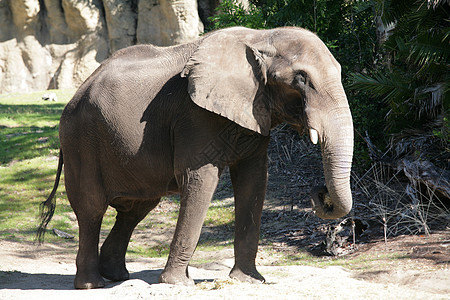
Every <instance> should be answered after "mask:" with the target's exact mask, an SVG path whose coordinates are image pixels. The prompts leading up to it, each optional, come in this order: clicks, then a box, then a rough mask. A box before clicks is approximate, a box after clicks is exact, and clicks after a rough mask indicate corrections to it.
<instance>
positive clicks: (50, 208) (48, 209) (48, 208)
mask: <svg viewBox="0 0 450 300" xmlns="http://www.w3.org/2000/svg"><path fill="white" fill-rule="evenodd" d="M63 163H64V162H63V153H62V151H61V149H60V150H59V162H58V171H57V172H56V179H55V184H54V186H53V190H52V192H51V193H50V196H48V198H47V200H45V201H44V202H42V203H41V205H40V208H39V211H40V215H41V216H40V221H41V224H40V225H39V227H38V229H37V232H36V238H37V239H38V241H39V243H42V242H43V241H44V235H45V231H46V229H47V225H48V223H49V222H50V220H51V219H52V217H53V214H54V213H55V208H56V199H55V194H56V190H57V189H58V185H59V179H60V178H61V172H62V167H63Z"/></svg>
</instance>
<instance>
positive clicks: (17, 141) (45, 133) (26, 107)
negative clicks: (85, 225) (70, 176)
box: [0, 90, 75, 241]
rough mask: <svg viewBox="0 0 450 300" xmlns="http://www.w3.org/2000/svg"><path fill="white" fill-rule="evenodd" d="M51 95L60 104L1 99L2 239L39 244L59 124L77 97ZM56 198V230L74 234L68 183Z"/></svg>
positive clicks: (20, 96)
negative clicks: (36, 239)
mask: <svg viewBox="0 0 450 300" xmlns="http://www.w3.org/2000/svg"><path fill="white" fill-rule="evenodd" d="M52 92H55V93H56V94H57V97H58V102H47V101H43V100H41V97H42V95H43V94H45V93H47V92H46V91H43V92H35V93H14V94H4V95H0V144H1V147H0V238H9V239H16V240H34V234H35V231H36V226H37V221H38V219H37V216H38V213H39V203H40V202H42V201H44V200H45V199H46V197H47V196H48V194H49V193H50V191H51V188H52V187H53V182H54V180H55V174H56V167H57V164H58V160H57V155H58V154H59V139H58V123H59V118H60V115H61V112H62V110H63V108H64V106H65V104H66V103H67V102H68V101H69V99H70V98H71V96H72V95H73V93H74V91H73V90H62V91H59V90H56V91H52ZM57 198H58V205H57V210H56V214H55V216H59V217H56V218H55V220H54V221H53V222H54V223H53V224H52V225H53V226H54V227H55V228H58V229H60V230H63V231H67V232H69V233H71V234H74V233H75V230H73V227H74V226H73V220H71V219H70V218H69V216H68V215H69V214H70V213H71V208H70V206H69V203H68V201H67V198H66V196H65V192H64V180H61V182H60V188H59V190H58V194H57ZM48 240H49V241H51V240H52V237H51V236H50V235H49V237H48Z"/></svg>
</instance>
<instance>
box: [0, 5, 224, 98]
mask: <svg viewBox="0 0 450 300" xmlns="http://www.w3.org/2000/svg"><path fill="white" fill-rule="evenodd" d="M199 2H200V3H198V2H197V0H128V1H125V0H0V93H5V92H16V91H31V90H45V89H49V88H73V87H78V86H79V85H80V84H81V83H82V82H83V81H84V80H85V79H86V78H87V77H88V76H89V75H90V74H91V73H92V72H93V71H94V70H95V69H96V68H97V67H98V65H99V64H100V63H101V62H102V61H103V60H105V59H106V58H107V57H108V56H109V55H110V54H111V53H113V52H114V51H116V50H118V49H121V48H124V47H127V46H131V45H134V44H139V43H152V44H155V45H160V46H166V45H173V44H177V43H183V42H187V41H189V40H192V39H194V38H196V37H197V36H198V35H199V34H200V33H201V32H202V31H203V23H202V21H201V20H200V17H199V15H201V16H202V18H206V17H207V14H208V13H209V12H210V11H213V10H214V7H215V6H216V5H217V2H218V1H216V0H206V1H202V0H199ZM199 8H200V13H199Z"/></svg>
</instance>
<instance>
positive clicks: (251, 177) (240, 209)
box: [230, 154, 267, 283]
mask: <svg viewBox="0 0 450 300" xmlns="http://www.w3.org/2000/svg"><path fill="white" fill-rule="evenodd" d="M230 175H231V181H232V183H233V189H234V198H235V200H234V201H235V215H236V222H235V237H234V256H235V264H234V267H233V269H232V270H231V272H230V277H231V278H236V279H238V280H240V281H244V282H253V283H261V282H264V281H265V279H264V277H263V276H261V274H259V272H258V271H257V270H256V266H255V260H256V254H257V251H258V242H259V231H260V225H261V213H262V208H263V204H264V198H265V193H266V186H267V155H266V154H264V155H261V156H259V157H253V158H250V159H246V160H244V161H240V162H238V163H236V164H235V165H233V166H232V167H231V168H230Z"/></svg>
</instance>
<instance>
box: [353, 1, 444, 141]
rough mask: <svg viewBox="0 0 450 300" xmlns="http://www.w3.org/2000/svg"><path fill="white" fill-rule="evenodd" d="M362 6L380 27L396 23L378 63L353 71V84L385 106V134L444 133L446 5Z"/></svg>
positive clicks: (392, 3) (397, 3)
mask: <svg viewBox="0 0 450 300" xmlns="http://www.w3.org/2000/svg"><path fill="white" fill-rule="evenodd" d="M365 6H366V7H372V8H374V10H375V11H376V12H377V13H378V14H380V15H381V16H382V21H383V23H384V24H385V25H388V24H395V26H394V29H393V30H392V32H390V35H389V37H388V39H387V40H386V41H385V42H384V44H383V48H382V49H381V50H382V51H381V52H380V53H381V55H382V56H381V63H380V64H378V65H377V66H374V67H373V68H371V69H370V70H369V71H368V72H366V73H356V74H354V75H353V76H352V81H354V84H353V88H354V89H357V90H360V91H364V92H366V93H368V94H369V95H370V97H371V98H372V99H373V101H378V102H381V103H383V104H384V106H385V107H386V108H387V113H386V124H385V126H384V128H385V129H386V130H387V132H388V133H390V134H396V135H399V134H401V135H405V134H407V132H411V131H412V130H415V131H416V132H417V131H424V130H425V131H429V130H432V131H433V130H434V132H445V128H446V123H448V122H446V121H445V120H446V116H448V112H449V99H448V98H449V93H448V91H449V79H450V78H449V75H450V72H449V67H448V66H449V63H450V61H449V58H450V47H449V42H450V29H449V28H450V27H449V25H450V21H449V16H450V14H449V10H448V8H449V6H448V4H446V3H445V2H444V1H441V2H439V1H438V2H436V3H433V4H432V3H431V2H429V1H406V0H403V1H380V0H376V1H375V0H372V1H366V4H365ZM444 135H445V134H437V135H435V136H436V137H438V138H440V137H444ZM442 142H443V144H445V143H447V144H448V141H447V142H446V141H445V140H443V141H442Z"/></svg>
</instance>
